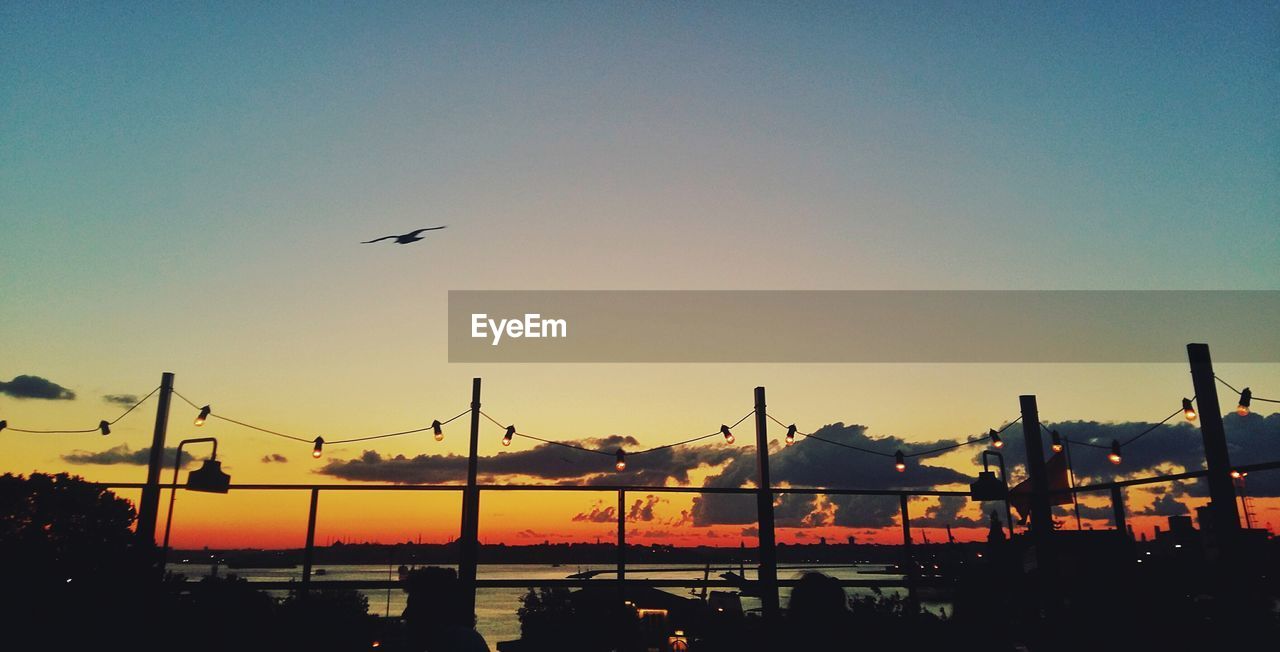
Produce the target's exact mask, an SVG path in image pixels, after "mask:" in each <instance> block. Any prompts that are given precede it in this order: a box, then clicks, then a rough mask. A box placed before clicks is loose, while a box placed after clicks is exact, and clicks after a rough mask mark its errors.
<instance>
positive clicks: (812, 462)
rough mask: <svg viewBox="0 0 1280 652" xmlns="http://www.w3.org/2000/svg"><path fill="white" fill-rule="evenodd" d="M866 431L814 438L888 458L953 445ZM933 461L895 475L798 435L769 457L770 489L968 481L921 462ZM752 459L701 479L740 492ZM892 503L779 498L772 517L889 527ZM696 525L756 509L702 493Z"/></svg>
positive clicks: (746, 500) (837, 427) (876, 460)
mask: <svg viewBox="0 0 1280 652" xmlns="http://www.w3.org/2000/svg"><path fill="white" fill-rule="evenodd" d="M866 430H867V429H866V426H861V425H849V426H846V425H844V424H843V423H835V424H832V425H828V426H824V427H822V428H821V429H819V430H818V431H817V432H815V433H813V434H815V435H817V436H818V437H821V438H822V439H827V440H831V441H837V442H841V443H844V444H847V445H851V446H858V447H861V448H866V449H869V450H876V451H884V452H885V453H886V454H890V453H892V452H893V451H896V450H898V449H902V451H903V452H905V453H907V454H910V453H911V452H912V451H913V450H928V449H931V448H936V447H938V446H944V445H947V444H952V443H955V442H954V441H953V440H939V441H933V442H924V443H918V444H910V443H907V442H906V441H904V440H902V439H900V438H898V437H879V438H871V437H868V436H867V434H866ZM929 457H933V456H932V455H931V456H922V457H916V458H913V459H912V460H911V461H910V462H909V466H908V471H907V472H906V473H898V472H897V471H896V470H895V469H894V466H893V459H892V458H891V457H885V456H882V455H871V454H868V453H863V452H859V451H855V450H846V449H841V448H838V447H836V446H833V445H831V444H828V443H826V442H824V441H819V440H817V439H808V438H800V439H798V440H797V441H796V443H795V445H793V446H787V447H785V448H781V449H779V450H777V451H773V452H771V453H770V455H769V465H770V472H771V474H772V480H773V482H774V484H775V485H781V484H783V483H787V484H790V485H791V486H797V487H841V488H851V487H857V488H867V489H884V488H892V487H933V486H937V485H944V484H953V483H963V482H968V481H969V480H970V479H971V478H970V477H969V476H968V475H966V474H964V473H960V472H959V471H955V470H953V469H948V468H945V467H940V466H930V465H928V464H925V463H922V461H923V460H927V459H928V458H929ZM756 473H757V471H756V460H755V455H744V456H740V457H737V458H735V459H734V460H733V461H732V462H731V463H730V464H729V465H728V466H727V467H725V469H724V470H723V471H721V473H720V474H718V475H715V476H712V477H710V478H708V479H707V482H706V486H711V487H741V486H744V485H745V484H746V483H747V482H748V481H751V480H754V479H755V477H756ZM897 513H898V501H897V500H895V499H894V498H893V497H892V496H834V495H833V496H826V497H822V496H813V495H805V494H780V498H778V499H777V500H776V502H775V504H774V519H775V522H776V523H777V524H778V525H779V526H780V527H819V526H823V525H837V526H843V527H884V526H887V525H893V523H894V518H895V516H896V515H897ZM692 515H693V519H694V525H698V526H706V525H747V524H751V523H755V522H756V505H755V500H754V498H752V497H750V496H741V495H731V494H707V495H704V496H699V497H697V498H694V501H693V510H692Z"/></svg>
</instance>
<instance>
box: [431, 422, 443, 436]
mask: <svg viewBox="0 0 1280 652" xmlns="http://www.w3.org/2000/svg"><path fill="white" fill-rule="evenodd" d="M431 432H432V434H433V435H434V436H435V438H436V441H444V426H441V425H440V420H439V419H436V420H435V421H432V422H431Z"/></svg>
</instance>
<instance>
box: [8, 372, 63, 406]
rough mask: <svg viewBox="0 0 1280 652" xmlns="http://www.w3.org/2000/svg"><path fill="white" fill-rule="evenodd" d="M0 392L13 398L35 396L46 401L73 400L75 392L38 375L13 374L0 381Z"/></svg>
mask: <svg viewBox="0 0 1280 652" xmlns="http://www.w3.org/2000/svg"><path fill="white" fill-rule="evenodd" d="M0 394H8V395H9V396H12V397H13V398H37V399H44V400H48V401H71V400H75V398H76V393H75V392H73V391H71V390H69V389H67V388H66V387H63V386H62V385H59V384H58V383H55V382H53V381H51V380H49V379H47V378H41V377H39V376H14V378H13V380H11V381H9V382H7V383H6V382H2V381H0Z"/></svg>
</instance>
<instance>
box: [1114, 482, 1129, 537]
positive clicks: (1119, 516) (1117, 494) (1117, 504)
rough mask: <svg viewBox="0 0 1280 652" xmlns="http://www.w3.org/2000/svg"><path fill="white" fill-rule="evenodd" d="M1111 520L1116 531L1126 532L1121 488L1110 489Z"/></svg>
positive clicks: (1122, 490)
mask: <svg viewBox="0 0 1280 652" xmlns="http://www.w3.org/2000/svg"><path fill="white" fill-rule="evenodd" d="M1111 520H1112V522H1113V523H1114V524H1115V526H1116V530H1118V531H1120V532H1127V531H1128V527H1126V524H1125V517H1124V489H1123V488H1122V487H1112V488H1111Z"/></svg>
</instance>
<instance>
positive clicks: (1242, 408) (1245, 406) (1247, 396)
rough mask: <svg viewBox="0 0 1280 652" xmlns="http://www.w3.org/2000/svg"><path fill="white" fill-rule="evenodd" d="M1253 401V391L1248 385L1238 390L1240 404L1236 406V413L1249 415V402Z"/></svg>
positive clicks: (1244, 415) (1243, 415)
mask: <svg viewBox="0 0 1280 652" xmlns="http://www.w3.org/2000/svg"><path fill="white" fill-rule="evenodd" d="M1251 402H1253V391H1252V390H1250V389H1249V388H1248V387H1246V388H1244V389H1243V390H1241V391H1240V404H1239V405H1237V406H1236V414H1238V415H1240V416H1242V417H1247V416H1249V403H1251Z"/></svg>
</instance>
